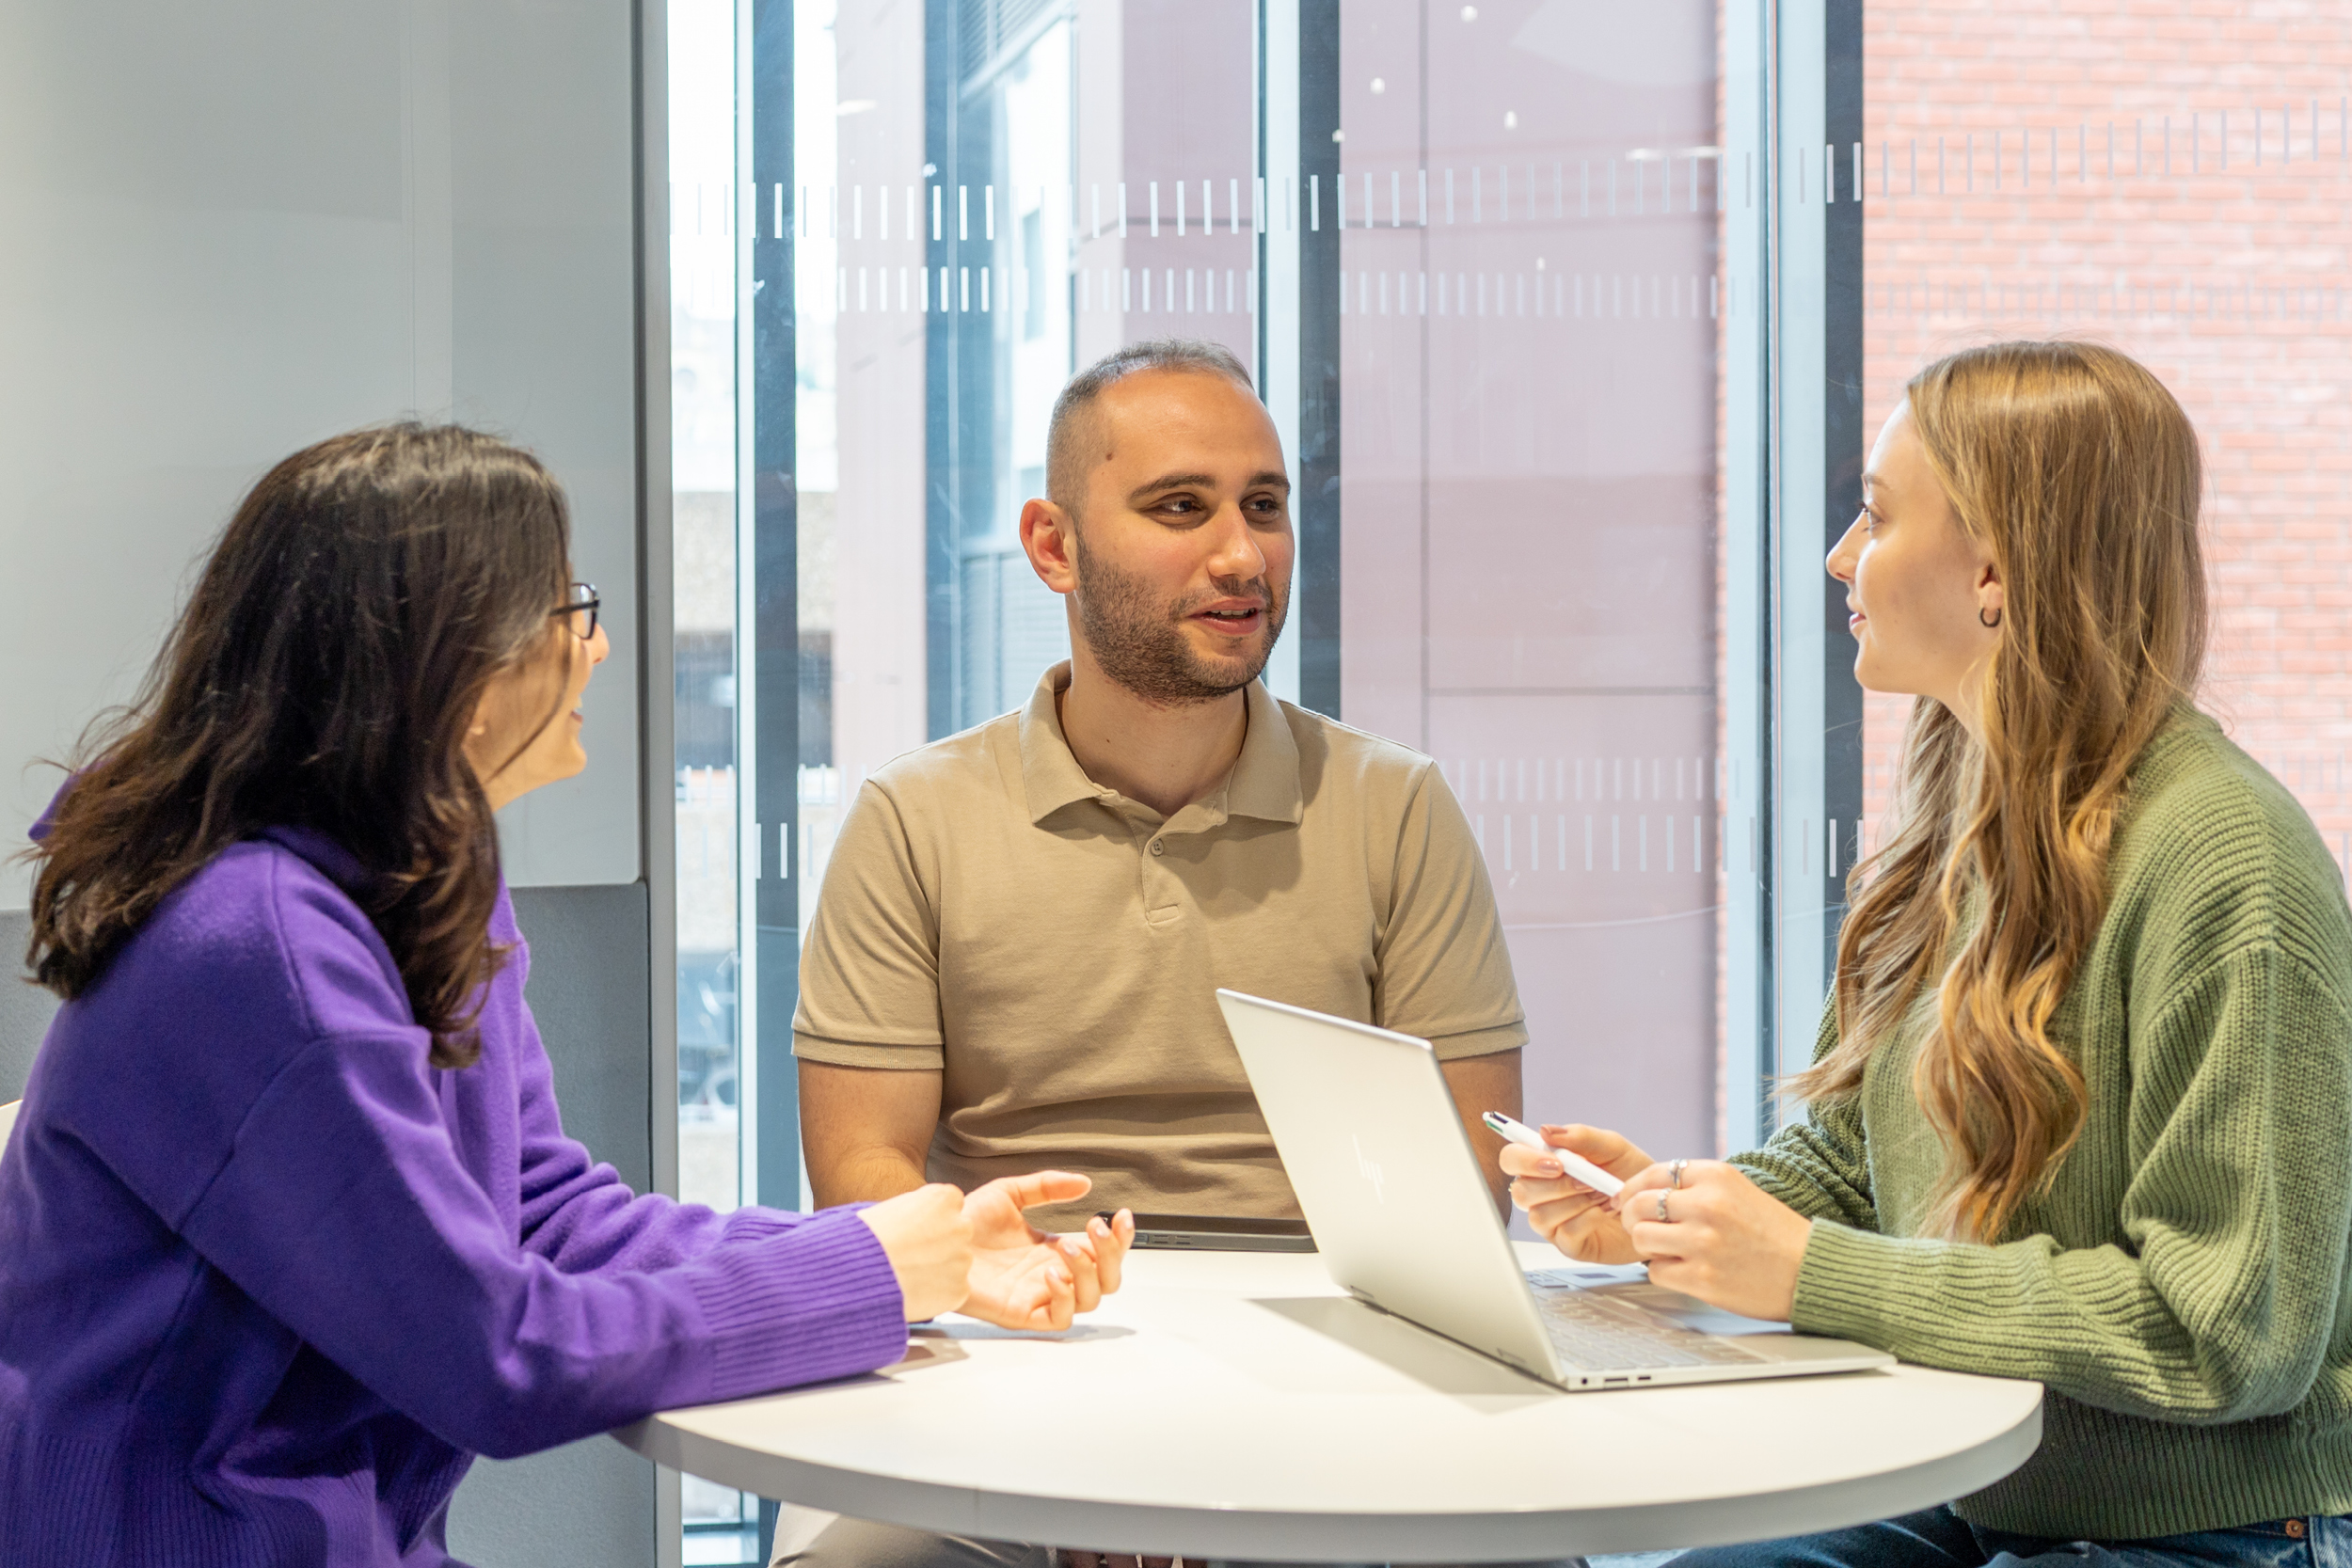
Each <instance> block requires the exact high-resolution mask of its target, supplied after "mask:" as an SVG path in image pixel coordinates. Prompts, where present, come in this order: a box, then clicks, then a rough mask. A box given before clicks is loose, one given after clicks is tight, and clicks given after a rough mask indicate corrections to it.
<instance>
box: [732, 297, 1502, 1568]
mask: <svg viewBox="0 0 2352 1568" xmlns="http://www.w3.org/2000/svg"><path fill="white" fill-rule="evenodd" d="M1046 488H1047V492H1048V495H1047V499H1042V500H1032V501H1030V502H1029V503H1028V504H1027V505H1026V506H1025V507H1024V508H1023V509H1022V513H1021V542H1022V544H1023V546H1025V548H1026V549H1027V551H1028V555H1029V561H1030V563H1031V564H1032V565H1033V566H1034V567H1036V569H1037V574H1038V576H1039V577H1040V578H1043V579H1044V581H1045V584H1046V586H1047V587H1049V588H1051V589H1053V590H1054V591H1055V592H1056V593H1057V594H1062V595H1064V597H1065V598H1066V599H1067V600H1068V601H1069V605H1068V609H1069V617H1070V644H1071V656H1072V657H1071V660H1070V662H1069V663H1067V664H1062V665H1057V666H1056V667H1055V668H1054V669H1052V670H1049V671H1047V672H1046V673H1045V677H1044V679H1042V680H1041V681H1040V682H1039V683H1038V688H1037V690H1036V692H1035V694H1034V695H1032V696H1031V698H1030V699H1029V703H1028V705H1027V706H1026V707H1025V708H1024V709H1023V710H1022V711H1021V712H1019V713H1016V714H1007V715H1006V716H1005V717H1003V718H1001V719H995V720H992V721H989V722H988V723H985V724H982V725H980V726H979V727H978V728H977V729H974V730H967V731H965V732H964V733H963V734H961V735H959V736H952V737H950V738H948V739H946V740H942V741H938V742H935V743H933V744H932V745H930V746H926V747H924V748H922V749H921V750H920V751H915V752H908V753H907V754H906V755H904V756H902V757H899V758H898V759H897V760H896V761H894V762H891V763H890V764H888V765H887V766H885V767H883V768H881V769H879V770H878V771H877V772H875V773H874V775H873V776H872V777H871V778H869V779H868V780H867V781H866V784H864V785H863V786H862V787H861V788H860V789H859V791H858V797H857V800H856V801H855V803H854V804H853V805H852V806H851V807H850V813H849V816H847V817H846V818H845V819H844V820H843V822H842V825H841V835H840V837H839V839H838V840H837V841H836V842H835V844H834V851H833V858H832V861H831V862H830V863H829V864H828V865H827V867H826V871H825V881H824V887H823V889H822V891H821V892H820V893H819V895H818V902H817V914H816V918H815V920H814V921H813V922H812V923H811V925H810V927H809V933H808V942H807V945H806V947H805V948H804V950H803V955H802V958H801V1005H800V1011H799V1013H798V1015H797V1016H796V1017H795V1018H794V1019H793V1021H792V1031H793V1052H794V1053H795V1054H796V1055H797V1056H798V1057H799V1058H800V1078H801V1131H802V1140H803V1148H804V1150H805V1153H806V1157H807V1161H808V1172H809V1180H810V1182H811V1184H812V1186H813V1187H814V1188H815V1194H814V1196H815V1197H816V1199H817V1201H818V1203H820V1204H835V1203H847V1202H852V1201H856V1200H859V1199H879V1198H884V1197H889V1196H895V1195H896V1194H898V1193H902V1192H907V1191H910V1190H912V1189H914V1188H915V1187H919V1186H921V1185H922V1184H923V1183H924V1182H925V1181H926V1180H936V1181H952V1182H955V1183H956V1184H957V1185H959V1186H962V1187H966V1188H969V1187H972V1186H975V1185H977V1184H978V1183H980V1182H983V1181H986V1180H990V1179H992V1178H993V1177H998V1176H1005V1175H1009V1174H1011V1173H1013V1172H1016V1171H1035V1170H1045V1169H1057V1170H1071V1171H1078V1172H1081V1173H1083V1174H1085V1175H1087V1176H1089V1177H1091V1178H1092V1179H1093V1181H1094V1188H1093V1191H1092V1192H1091V1193H1090V1194H1089V1196H1087V1198H1086V1199H1085V1200H1084V1201H1083V1202H1081V1203H1076V1204H1072V1205H1066V1206H1064V1208H1063V1209H1062V1210H1061V1211H1059V1212H1057V1211H1056V1210H1054V1209H1051V1208H1047V1209H1041V1210H1038V1211H1035V1212H1034V1213H1035V1214H1036V1216H1037V1220H1038V1223H1039V1224H1041V1225H1046V1226H1052V1227H1063V1228H1073V1229H1074V1228H1077V1227H1080V1226H1083V1225H1086V1224H1088V1215H1089V1212H1091V1211H1093V1210H1096V1209H1120V1208H1127V1209H1136V1210H1142V1211H1146V1212H1161V1213H1178V1214H1200V1215H1214V1216H1220V1217H1241V1218H1275V1217H1283V1218H1287V1217H1295V1215H1296V1214H1297V1212H1298V1208H1297V1203H1296V1201H1295V1198H1294V1197H1293V1196H1292V1194H1291V1187H1290V1182H1289V1180H1288V1179H1287V1178H1285V1176H1284V1175H1283V1173H1282V1166H1281V1162H1280V1161H1279V1160H1278V1159H1277V1158H1276V1156H1275V1152H1274V1144H1273V1140H1272V1139H1271V1138H1270V1137H1269V1136H1268V1135H1267V1133H1266V1128H1265V1122H1264V1121H1263V1118H1262V1117H1260V1116H1259V1114H1258V1107H1257V1101H1255V1099H1254V1098H1253V1097H1252V1096H1251V1094H1250V1092H1249V1081H1248V1076H1247V1074H1245V1073H1244V1072H1243V1070H1242V1065H1241V1058H1240V1056H1239V1055H1238V1054H1237V1053H1235V1051H1234V1049H1233V1044H1232V1038H1231V1037H1229V1036H1228V1035H1227V1034H1226V1032H1225V1024H1224V1020H1223V1019H1222V1017H1221V1016H1220V1015H1219V1014H1218V1012H1217V1008H1216V998H1215V994H1214V993H1215V991H1216V988H1217V987H1219V986H1231V987H1233V988H1235V989H1236V990H1246V991H1251V992H1254V993H1256V994H1258V995H1261V996H1270V997H1273V998H1275V999H1277V1000H1279V1001H1283V1002H1290V1003H1295V1004H1296V1005H1298V1006H1307V1007H1313V1008H1316V1009H1318V1010H1320V1011H1323V1012H1327V1013H1337V1014H1339V1015H1341V1016H1343V1017H1346V1018H1354V1019H1362V1020H1364V1021H1366V1022H1373V1023H1378V1024H1381V1025H1383V1026H1385V1027H1388V1028H1391V1029H1396V1030H1400V1031H1402V1032H1404V1033H1406V1034H1412V1035H1419V1036H1421V1037H1423V1038H1426V1039H1428V1040H1430V1041H1432V1042H1433V1043H1434V1045H1435V1046H1436V1049H1437V1053H1438V1058H1439V1062H1440V1064H1441V1067H1442V1070H1443V1071H1444V1074H1445V1077H1446V1082H1447V1084H1448V1085H1449V1086H1450V1087H1451V1088H1452V1090H1453V1093H1454V1101H1455V1103H1456V1104H1457V1105H1458V1106H1459V1108H1460V1110H1461V1113H1462V1120H1463V1125H1464V1126H1465V1127H1466V1128H1467V1129H1468V1130H1469V1132H1470V1138H1471V1141H1472V1145H1473V1147H1474V1148H1477V1150H1478V1154H1479V1161H1480V1164H1481V1166H1482V1168H1483V1169H1484V1170H1485V1171H1486V1177H1487V1180H1488V1181H1489V1183H1490V1184H1492V1185H1493V1187H1494V1189H1495V1197H1496V1202H1497V1205H1498V1206H1500V1205H1501V1204H1502V1201H1503V1196H1502V1195H1503V1178H1502V1171H1501V1168H1500V1166H1499V1165H1498V1164H1497V1163H1496V1158H1495V1156H1496V1154H1497V1151H1498V1145H1497V1140H1496V1139H1495V1138H1494V1137H1493V1135H1492V1134H1490V1133H1489V1132H1487V1131H1486V1128H1485V1127H1484V1126H1483V1125H1481V1124H1480V1123H1479V1121H1478V1113H1479V1112H1481V1111H1485V1110H1502V1111H1507V1112H1510V1113H1511V1114H1513V1115H1517V1114H1518V1108H1519V1049H1520V1047H1521V1046H1523V1045H1525V1044H1526V1042H1527V1030H1526V1027H1525V1025H1524V1023H1523V1022H1522V1018H1521V1014H1520V1011H1519V1002H1518V988H1517V987H1516V986H1515V985H1514V984H1513V982H1512V978H1511V961H1510V957H1509V955H1508V954H1507V953H1506V952H1505V951H1504V948H1503V944H1502V927H1501V923H1500V922H1499V921H1498V919H1497V918H1496V914H1495V903H1494V892H1493V889H1492V888H1491V887H1490V886H1489V885H1488V883H1487V880H1486V865H1485V863H1484V862H1483V861H1482V860H1481V859H1480V858H1479V854H1478V848H1477V845H1476V843H1475V842H1474V841H1473V840H1472V838H1471V836H1470V827H1469V824H1468V823H1467V822H1465V821H1464V819H1463V816H1462V812H1461V808H1460V807H1459V806H1458V805H1456V804H1455V802H1454V797H1453V795H1452V793H1451V792H1450V791H1448V790H1447V788H1446V784H1445V780H1444V778H1443V777H1442V776H1441V775H1440V774H1439V773H1438V768H1437V765H1436V764H1435V763H1433V762H1431V761H1430V759H1429V758H1427V757H1424V756H1422V755H1420V754H1419V753H1418V752H1410V751H1407V750H1406V748H1404V747H1402V746H1398V745H1394V744H1392V743H1391V742H1389V741H1385V740H1381V739H1377V738H1375V736H1368V735H1364V734H1361V733H1359V732H1358V731H1356V730H1351V729H1348V728H1346V727H1345V726H1343V725H1340V724H1336V723H1333V722H1332V721H1329V720H1327V719H1325V718H1322V717H1321V716H1319V715H1317V714H1313V713H1309V712H1307V711H1305V710H1303V709H1300V708H1296V707H1293V706H1291V705H1288V704H1286V703H1279V702H1277V701H1275V699H1274V698H1273V697H1272V696H1270V695H1269V694H1268V693H1267V692H1266V689H1265V688H1264V687H1263V686H1261V685H1260V684H1258V674H1259V673H1260V672H1261V671H1262V670H1263V669H1264V668H1265V662H1266V657H1267V656H1268V655H1269V654H1270V653H1271V652H1272V651H1273V648H1274V641H1275V639H1276V637H1277V636H1279V634H1280V632H1281V629H1282V617H1283V612H1284V610H1286V609H1287V608H1288V605H1289V598H1290V573H1291V555H1292V544H1293V541H1292V534H1291V519H1290V482H1289V480H1288V479H1287V478H1286V477H1285V474H1284V471H1283V467H1282V448H1281V442H1280V440H1279V438H1278V437H1277V436H1276V435H1275V431H1274V424H1273V421H1272V420H1269V419H1268V418H1267V417H1266V412H1265V408H1264V406H1263V404H1260V403H1259V401H1258V399H1257V397H1256V395H1255V394H1254V393H1253V392H1252V391H1251V389H1250V387H1249V379H1248V373H1247V372H1245V371H1244V370H1243V369H1242V367H1241V365H1240V363H1239V362H1238V361H1236V360H1235V359H1234V358H1233V356H1232V355H1231V354H1229V353H1228V352H1226V351H1225V350H1224V349H1222V348H1219V347H1217V346H1216V345H1214V344H1209V343H1187V342H1181V341H1164V342H1156V343H1139V344H1136V345H1135V346H1134V347H1132V348H1128V349H1123V350H1121V351H1120V352H1119V353H1118V354H1114V355H1112V356H1110V357H1109V358H1107V359H1105V360H1104V361H1102V362H1101V363H1099V364H1097V365H1095V366H1093V367H1092V368H1090V369H1089V370H1088V371H1086V372H1083V373H1082V374H1080V375H1079V376H1078V377H1076V378H1075V379H1074V380H1073V381H1072V382H1071V384H1070V386H1069V387H1068V388H1066V389H1065V390H1064V391H1063V393H1062V395H1061V398H1060V400H1059V402H1057V404H1055V408H1054V419H1053V426H1052V431H1051V434H1050V436H1049V438H1048V443H1047V482H1046ZM1092 1223H1093V1224H1094V1225H1097V1226H1099V1225H1100V1224H1101V1222H1100V1221H1099V1220H1097V1221H1094V1222H1092ZM1073 1435H1076V1434H1073ZM829 1519H830V1516H827V1515H814V1516H810V1515H806V1514H805V1513H798V1512H796V1513H794V1514H790V1515H787V1519H786V1521H785V1522H784V1523H785V1525H786V1527H787V1528H784V1529H781V1530H780V1531H779V1535H778V1539H777V1551H776V1557H775V1560H776V1562H778V1563H780V1564H787V1565H788V1568H1047V1565H1048V1564H1049V1562H1050V1561H1051V1559H1052V1556H1053V1554H1051V1553H1049V1552H1048V1551H1047V1549H1046V1548H1045V1547H1043V1546H1038V1545H1028V1544H1020V1543H1014V1542H1001V1541H982V1540H974V1539H970V1538H965V1537H953V1536H938V1535H932V1534H930V1533H928V1532H926V1531H921V1530H913V1529H904V1528H898V1527H895V1526H886V1525H878V1524H872V1523H867V1522H864V1521H858V1520H851V1519H840V1520H830V1522H829ZM1060 1557H1061V1559H1062V1562H1063V1564H1064V1565H1065V1568H1110V1565H1116V1568H1126V1565H1132V1564H1134V1563H1135V1560H1134V1559H1132V1558H1130V1559H1111V1560H1108V1565H1106V1564H1105V1562H1104V1560H1101V1559H1100V1557H1099V1555H1098V1554H1095V1553H1091V1552H1074V1551H1064V1552H1062V1553H1061V1554H1060Z"/></svg>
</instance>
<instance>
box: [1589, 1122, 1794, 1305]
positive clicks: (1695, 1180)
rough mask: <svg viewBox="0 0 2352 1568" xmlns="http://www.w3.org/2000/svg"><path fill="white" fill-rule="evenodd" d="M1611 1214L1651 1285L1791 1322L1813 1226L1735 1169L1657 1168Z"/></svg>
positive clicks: (1688, 1164)
mask: <svg viewBox="0 0 2352 1568" xmlns="http://www.w3.org/2000/svg"><path fill="white" fill-rule="evenodd" d="M1545 1132H1546V1134H1547V1135H1549V1132H1550V1129H1549V1128H1547V1129H1545ZM1677 1165H1679V1166H1680V1167H1681V1169H1680V1170H1679V1171H1678V1172H1677V1170H1676V1168H1675V1167H1676V1166H1677ZM1677 1180H1678V1181H1679V1185H1677ZM1661 1195H1662V1196H1663V1197H1664V1199H1665V1212H1664V1215H1663V1217H1662V1218H1661V1215H1660V1212H1659V1199H1660V1197H1661ZM1612 1207H1613V1209H1614V1211H1615V1215H1616V1219H1617V1221H1618V1223H1619V1225H1620V1227H1622V1233H1623V1234H1624V1235H1625V1236H1626V1237H1627V1238H1628V1239H1629V1241H1630V1242H1631V1243H1632V1246H1633V1250H1634V1251H1635V1252H1636V1253H1638V1254H1639V1255H1640V1256H1641V1257H1643V1258H1644V1259H1647V1260H1648V1262H1649V1276H1650V1279H1651V1281H1652V1282H1653V1283H1655V1284H1659V1285H1663V1286H1665V1287H1666V1288H1667V1289H1668V1290H1670V1291H1681V1292H1682V1293H1683V1294H1685V1295H1690V1296H1696V1297H1698V1299H1699V1300H1701V1301H1703V1302H1706V1303H1707V1304H1708V1306H1710V1307H1723V1308H1724V1310H1726V1311H1730V1312H1737V1313H1740V1315H1741V1316H1742V1317H1749V1318H1763V1319H1766V1320H1768V1321H1770V1322H1772V1323H1787V1322H1788V1316H1789V1313H1790V1312H1791V1311H1792V1310H1793V1309H1794V1308H1795V1306H1796V1300H1797V1271H1798V1270H1799V1269H1800V1268H1802V1267H1803V1266H1804V1248H1805V1243H1806V1242H1807V1241H1808V1240H1810V1239H1811V1237H1812V1234H1813V1226H1812V1222H1810V1221H1809V1220H1807V1219H1806V1218H1805V1217H1804V1215H1803V1214H1800V1213H1798V1212H1796V1211H1795V1210H1793V1209H1791V1208H1789V1207H1788V1205H1787V1204H1785V1203H1783V1202H1781V1201H1780V1200H1779V1199H1778V1198H1776V1197H1773V1196H1772V1195H1771V1194H1769V1193H1767V1192H1765V1191H1764V1190H1763V1189H1762V1188H1760V1187H1758V1186H1757V1185H1756V1183H1755V1182H1753V1181H1751V1180H1748V1178H1747V1174H1746V1173H1745V1172H1744V1171H1742V1170H1740V1167H1739V1166H1737V1165H1727V1164H1724V1163H1723V1162H1722V1161H1720V1160H1688V1161H1683V1160H1677V1161H1676V1162H1675V1163H1674V1164H1669V1165H1655V1164H1654V1165H1651V1166H1650V1167H1649V1168H1648V1169H1647V1170H1645V1171H1643V1172H1642V1173H1641V1174H1640V1175H1638V1176H1636V1177H1634V1178H1633V1179H1632V1180H1629V1181H1628V1182H1627V1183H1626V1184H1625V1191H1623V1192H1621V1193H1619V1194H1618V1195H1617V1196H1616V1197H1615V1198H1614V1199H1613V1201H1612Z"/></svg>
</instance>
